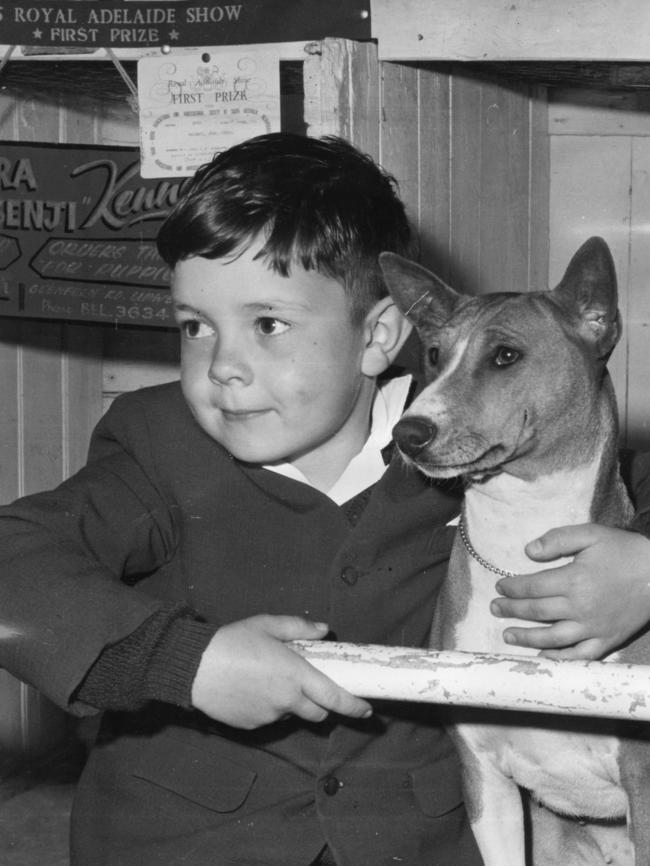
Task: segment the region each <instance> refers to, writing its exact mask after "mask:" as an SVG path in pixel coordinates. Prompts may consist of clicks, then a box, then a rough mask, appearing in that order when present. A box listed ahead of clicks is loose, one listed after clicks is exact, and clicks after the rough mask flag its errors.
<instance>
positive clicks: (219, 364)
mask: <svg viewBox="0 0 650 866" xmlns="http://www.w3.org/2000/svg"><path fill="white" fill-rule="evenodd" d="M208 378H209V379H210V381H212V382H215V383H216V384H218V385H226V384H228V383H231V382H235V381H238V382H241V383H242V384H248V383H249V382H250V381H251V367H250V364H249V363H248V362H247V361H245V360H244V358H243V357H242V353H241V352H238V351H236V348H235V347H232V348H230V349H227V348H226V347H224V346H221V347H218V348H215V351H214V353H213V355H212V361H211V363H210V368H209V370H208Z"/></svg>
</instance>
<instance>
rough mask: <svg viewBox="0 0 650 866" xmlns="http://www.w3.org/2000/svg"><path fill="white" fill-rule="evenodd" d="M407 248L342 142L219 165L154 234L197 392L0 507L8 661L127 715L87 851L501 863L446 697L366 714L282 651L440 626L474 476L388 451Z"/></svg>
mask: <svg viewBox="0 0 650 866" xmlns="http://www.w3.org/2000/svg"><path fill="white" fill-rule="evenodd" d="M409 244H410V237H409V230H408V225H407V221H406V219H405V215H404V209H403V206H402V204H401V203H400V201H399V199H398V197H397V196H396V193H395V189H394V186H393V183H392V181H391V179H390V178H389V177H388V176H386V175H385V174H384V173H383V172H382V171H380V170H379V169H378V168H377V167H376V166H375V164H374V163H372V162H371V161H370V160H369V159H368V158H366V157H364V156H362V155H361V154H359V153H358V152H357V151H355V150H354V149H353V148H352V147H350V146H349V145H347V144H345V143H344V142H342V141H338V140H336V139H325V140H320V141H319V140H314V139H309V138H302V137H297V136H289V135H283V134H276V135H268V136H262V137H260V138H257V139H253V140H250V141H249V142H246V143H244V144H242V145H238V146H235V147H233V148H232V149H231V150H229V151H227V152H226V153H224V154H222V155H221V156H218V157H216V158H215V159H214V160H213V162H212V163H210V164H209V165H207V166H205V167H203V168H202V169H201V170H200V171H199V172H198V173H197V175H196V176H195V177H194V178H193V179H192V181H191V182H190V183H189V185H188V187H187V190H186V192H185V194H184V197H183V198H182V199H181V200H180V201H179V203H178V204H177V205H176V206H175V207H174V209H173V211H172V213H171V214H170V216H169V217H168V219H167V221H166V223H165V224H164V226H163V227H162V230H161V232H160V236H159V249H160V252H161V254H162V256H163V258H164V259H165V260H166V261H167V263H168V264H169V265H170V267H171V269H172V272H173V280H172V294H173V300H174V305H175V309H176V315H177V317H178V324H179V327H180V330H181V341H182V352H181V355H182V364H181V381H180V384H179V383H173V384H170V385H164V386H160V387H156V388H149V389H145V390H142V391H139V392H134V393H132V394H129V395H125V396H123V397H120V398H118V399H117V400H116V401H115V402H114V404H113V406H112V407H111V409H110V410H109V412H108V413H107V415H106V416H105V418H104V419H103V420H102V421H101V422H100V424H99V425H98V427H97V429H96V431H95V433H94V436H93V441H92V444H91V450H90V456H89V461H88V465H87V466H86V468H84V469H83V470H82V471H81V472H79V473H78V474H77V475H76V476H74V477H73V478H72V479H70V480H69V481H67V482H66V483H64V484H62V485H61V486H60V487H59V488H57V489H56V490H54V491H51V492H47V493H42V494H39V495H36V496H31V497H28V498H26V499H24V500H21V501H19V502H17V503H15V504H14V505H12V506H8V507H6V508H4V509H2V510H0V561H1V564H2V568H1V569H0V610H2V626H3V628H2V641H0V664H2V665H3V666H5V667H6V668H8V669H9V670H10V671H12V672H13V673H14V674H15V675H16V676H19V677H21V678H22V679H24V680H26V681H28V682H31V683H33V684H34V685H35V686H36V687H37V688H39V689H40V690H42V691H43V692H44V693H45V694H47V695H48V696H49V697H50V698H52V699H53V700H54V701H56V702H57V703H58V704H59V705H61V706H63V707H66V708H68V709H69V710H70V711H71V712H73V713H76V714H78V715H83V714H88V713H93V712H96V711H97V710H100V711H104V717H103V721H102V726H101V731H100V734H99V737H98V741H97V744H96V746H95V747H94V749H93V750H92V753H91V755H90V757H89V760H88V762H87V765H86V767H85V770H84V773H83V776H82V779H81V782H80V784H79V788H78V792H77V796H76V801H75V806H74V810H73V818H72V866H102V864H114V866H118V864H119V866H142V864H146V866H152V864H164V866H173V864H181V863H182V864H188V866H190V864H191V866H208V864H209V866H220V864H228V866H233V864H241V866H254V864H255V866H308V864H321V866H324V864H338V866H389V864H391V866H392V864H395V863H403V864H409V866H425V864H426V866H479V864H480V858H479V855H478V854H477V851H476V848H475V845H474V842H473V838H472V836H471V833H470V831H469V828H468V824H467V820H466V815H465V812H464V809H463V805H462V797H461V792H460V781H459V774H458V767H457V761H456V757H455V754H454V750H453V748H452V746H451V743H450V741H449V739H448V738H447V736H446V734H445V733H444V731H443V729H442V727H441V725H442V721H443V713H442V711H441V710H439V709H436V708H434V707H431V706H421V705H418V704H415V703H413V704H399V703H393V702H385V703H381V702H377V703H376V704H375V705H374V706H373V707H372V708H371V706H370V705H369V704H368V703H367V702H366V701H363V700H360V699H358V698H355V697H354V696H352V695H350V694H348V693H347V692H345V691H344V690H343V689H341V688H339V687H338V686H336V685H335V684H334V683H333V682H331V681H330V680H329V679H328V678H326V677H325V676H323V675H322V674H320V673H319V672H317V671H316V670H315V669H314V668H312V667H311V666H310V665H309V664H308V663H307V662H306V661H305V660H304V659H302V658H301V657H300V656H299V655H298V654H296V653H295V652H294V651H292V649H291V648H290V647H288V646H287V642H288V641H290V640H292V639H296V638H302V639H311V638H315V639H323V638H325V637H326V636H327V635H330V636H332V637H335V638H336V639H338V640H341V641H353V642H360V643H381V644H394V645H406V646H423V645H425V643H426V640H427V636H428V631H429V624H430V621H431V615H432V611H433V607H434V605H435V600H436V596H437V593H438V589H439V586H440V582H441V581H442V579H443V577H444V574H445V568H446V561H447V557H448V553H449V548H450V543H451V539H452V535H453V529H452V528H450V527H447V526H446V524H447V523H448V521H449V520H450V519H451V518H452V517H454V516H455V515H456V514H457V511H458V492H457V491H456V490H454V489H453V488H446V487H439V486H436V485H435V484H432V483H431V482H429V481H427V480H426V479H425V478H424V477H422V476H421V475H419V474H418V473H416V472H415V471H411V470H409V469H407V468H406V467H405V466H404V465H403V463H402V462H400V460H399V458H397V457H394V458H391V453H390V442H391V428H392V426H393V424H394V423H395V422H396V420H397V419H398V417H399V416H400V414H401V412H402V410H403V408H404V405H405V403H406V401H407V399H408V396H409V392H410V390H411V378H410V377H409V376H390V375H387V372H388V370H389V368H390V367H391V366H392V365H393V362H394V361H395V359H396V357H397V355H398V353H399V351H400V349H401V348H402V346H403V345H404V342H405V340H406V338H407V336H408V330H409V326H408V325H407V323H406V321H405V320H404V319H403V318H402V316H400V315H399V314H398V312H397V310H396V308H395V306H394V305H393V304H392V302H391V300H390V298H389V297H387V295H386V290H385V288H384V285H383V282H382V280H381V276H380V273H379V271H378V264H377V257H378V255H379V253H380V252H381V251H383V250H393V251H395V252H398V253H402V254H405V255H406V254H408V252H409Z"/></svg>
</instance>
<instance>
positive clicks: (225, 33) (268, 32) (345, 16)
mask: <svg viewBox="0 0 650 866" xmlns="http://www.w3.org/2000/svg"><path fill="white" fill-rule="evenodd" d="M0 33H1V35H2V42H3V43H4V44H7V45H31V46H36V45H43V46H48V47H50V46H66V47H68V48H72V47H74V48H81V49H83V48H86V49H94V48H143V47H149V46H151V47H156V46H162V45H168V46H170V47H172V48H173V47H175V46H176V47H180V46H185V47H191V46H195V45H206V44H208V45H245V44H253V43H260V42H294V41H302V40H305V41H308V40H315V39H324V38H325V37H327V36H338V37H342V38H347V39H370V3H369V2H367V3H365V4H364V3H355V2H350V0H327V2H323V0H240V2H235V3H197V2H191V0H185V2H168V0H162V2H161V0H159V2H150V0H135V2H134V0H112V2H111V0H93V2H91V3H88V2H82V3H80V2H79V0H68V2H65V0H56V2H50V3H29V2H25V3H23V2H20V0H19V2H4V3H3V2H0Z"/></svg>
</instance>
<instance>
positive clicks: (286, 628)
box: [192, 616, 372, 730]
mask: <svg viewBox="0 0 650 866" xmlns="http://www.w3.org/2000/svg"><path fill="white" fill-rule="evenodd" d="M327 631H328V627H327V626H326V625H325V624H323V623H314V622H309V621H308V620H305V619H301V618H300V617H293V616H253V617H250V618H249V619H244V620H240V621H239V622H234V623H230V624H229V625H225V626H223V627H222V628H220V629H219V631H218V632H217V633H216V634H215V635H214V637H213V638H212V640H211V641H210V643H209V644H208V646H207V648H206V650H205V652H204V653H203V657H202V659H201V662H200V664H199V668H198V670H197V673H196V677H195V679H194V684H193V686H192V703H193V704H194V706H195V707H196V708H197V709H198V710H201V711H202V712H204V713H205V714H206V715H208V716H210V717H211V718H213V719H215V720H216V721H219V722H224V723H225V724H227V725H232V726H234V727H236V728H245V729H247V730H250V729H252V728H258V727H261V726H262V725H268V724H270V723H271V722H275V721H277V720H278V719H281V718H283V717H284V716H287V715H295V716H300V718H302V719H305V720H306V721H309V722H322V721H323V720H324V719H325V718H327V715H328V713H329V712H336V713H341V714H342V715H345V716H351V717H353V718H365V717H367V716H369V715H370V714H371V712H372V708H371V706H370V704H369V703H367V701H364V700H361V698H357V697H354V695H351V694H350V693H349V692H347V691H345V689H342V688H341V687H340V686H338V685H336V683H334V682H333V681H332V680H330V679H329V678H328V677H326V676H325V674H323V673H321V672H320V671H318V670H316V668H315V667H313V665H310V664H309V662H307V661H305V659H303V658H302V657H301V656H299V655H298V653H296V652H294V651H293V650H292V649H290V648H289V647H288V646H286V643H285V642H286V641H292V640H322V639H323V638H324V637H325V635H326V634H327Z"/></svg>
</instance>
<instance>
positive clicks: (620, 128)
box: [549, 90, 650, 450]
mask: <svg viewBox="0 0 650 866" xmlns="http://www.w3.org/2000/svg"><path fill="white" fill-rule="evenodd" d="M549 133H550V148H551V182H550V201H551V221H550V275H551V282H552V283H553V284H555V283H557V281H558V280H559V279H560V278H561V276H562V273H563V271H564V268H565V267H566V264H567V262H568V260H569V258H570V256H571V255H572V254H573V253H574V252H575V250H576V249H577V248H578V246H579V245H580V244H581V243H582V242H583V241H584V240H586V239H587V238H588V237H590V236H591V235H601V236H602V237H604V238H605V240H606V241H607V243H608V244H609V246H610V248H611V250H612V254H613V256H614V261H615V264H616V270H617V275H618V286H619V306H620V309H621V314H622V318H623V337H622V339H621V341H620V343H619V345H618V347H617V348H616V350H615V352H614V354H613V356H612V360H611V361H610V364H609V369H610V372H611V373H612V378H613V380H614V386H615V388H616V393H617V397H618V403H619V415H620V419H621V429H622V434H623V442H624V444H626V445H627V446H629V447H633V448H640V449H644V450H648V449H650V400H649V399H648V394H650V337H649V334H650V330H649V329H650V247H649V245H648V242H647V237H648V226H649V225H650V112H649V111H648V105H647V100H646V99H645V98H644V96H643V94H640V95H636V94H634V93H627V94H610V93H606V92H602V91H600V92H589V91H575V90H558V91H555V92H554V93H553V96H552V99H551V101H550V105H549Z"/></svg>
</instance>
